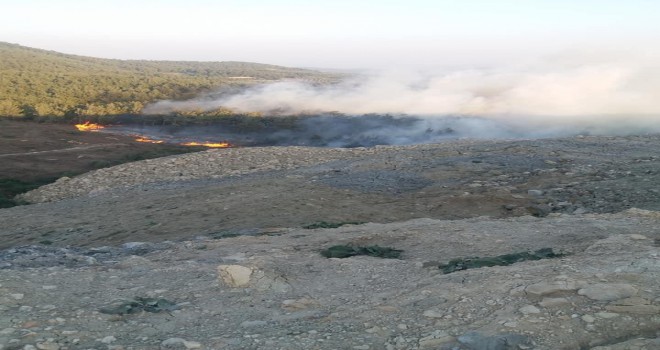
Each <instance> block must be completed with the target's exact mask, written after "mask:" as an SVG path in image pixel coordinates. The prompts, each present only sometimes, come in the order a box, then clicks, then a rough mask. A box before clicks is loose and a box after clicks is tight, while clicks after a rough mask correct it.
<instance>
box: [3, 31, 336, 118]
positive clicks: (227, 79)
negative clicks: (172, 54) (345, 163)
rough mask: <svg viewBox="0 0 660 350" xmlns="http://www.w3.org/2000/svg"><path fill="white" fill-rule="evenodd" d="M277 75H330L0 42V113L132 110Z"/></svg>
mask: <svg viewBox="0 0 660 350" xmlns="http://www.w3.org/2000/svg"><path fill="white" fill-rule="evenodd" d="M279 79H306V80H312V81H328V80H329V79H332V76H331V75H329V74H325V73H320V72H316V71H311V70H305V69H297V68H287V67H280V66H274V65H267V64H257V63H246V62H173V61H142V60H114V59H102V58H92V57H83V56H76V55H68V54H63V53H59V52H54V51H46V50H40V49H34V48H28V47H24V46H20V45H16V44H9V43H4V42H0V116H24V117H39V116H57V117H62V116H67V117H76V116H98V115H117V114H137V113H140V111H141V110H142V108H143V107H144V105H145V104H147V103H149V102H154V101H157V100H161V99H175V100H176V99H186V98H190V97H193V96H195V95H197V94H199V93H201V92H204V91H208V90H211V89H215V88H218V87H221V86H222V87H232V86H244V85H248V84H254V83H259V82H264V81H271V80H279Z"/></svg>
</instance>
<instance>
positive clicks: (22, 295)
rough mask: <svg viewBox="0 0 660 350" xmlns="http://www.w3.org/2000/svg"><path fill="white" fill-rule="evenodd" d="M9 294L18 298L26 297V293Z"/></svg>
mask: <svg viewBox="0 0 660 350" xmlns="http://www.w3.org/2000/svg"><path fill="white" fill-rule="evenodd" d="M9 296H11V297H12V298H14V299H16V300H22V299H23V297H25V294H23V293H14V294H9Z"/></svg>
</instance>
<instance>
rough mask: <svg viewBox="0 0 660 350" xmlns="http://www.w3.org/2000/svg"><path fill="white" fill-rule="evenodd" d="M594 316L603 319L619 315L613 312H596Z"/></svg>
mask: <svg viewBox="0 0 660 350" xmlns="http://www.w3.org/2000/svg"><path fill="white" fill-rule="evenodd" d="M594 315H595V316H596V317H598V318H604V319H610V318H616V317H619V314H617V313H614V312H596V313H595V314H594Z"/></svg>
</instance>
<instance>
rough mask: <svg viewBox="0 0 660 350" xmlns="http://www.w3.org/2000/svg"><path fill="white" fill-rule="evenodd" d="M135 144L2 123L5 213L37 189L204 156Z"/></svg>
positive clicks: (65, 127)
mask: <svg viewBox="0 0 660 350" xmlns="http://www.w3.org/2000/svg"><path fill="white" fill-rule="evenodd" d="M201 149H203V148H197V147H195V148H190V147H184V146H179V145H156V144H148V143H140V142H135V140H134V138H133V137H130V136H124V135H111V134H103V133H96V132H81V131H78V130H77V129H75V127H74V126H73V125H69V124H52V123H36V122H25V121H14V120H8V119H2V118H0V208H2V207H3V206H11V205H13V203H11V201H10V198H11V197H13V196H14V195H16V194H18V193H21V192H24V191H25V190H27V189H32V188H34V187H35V186H39V185H43V184H47V183H50V182H53V181H55V180H56V179H57V178H59V177H61V176H73V175H78V174H82V173H85V172H88V171H90V170H94V169H99V168H104V167H108V166H112V165H116V164H121V163H125V162H130V161H136V160H141V159H149V158H155V157H160V156H165V155H170V154H179V153H185V152H190V151H199V150H201Z"/></svg>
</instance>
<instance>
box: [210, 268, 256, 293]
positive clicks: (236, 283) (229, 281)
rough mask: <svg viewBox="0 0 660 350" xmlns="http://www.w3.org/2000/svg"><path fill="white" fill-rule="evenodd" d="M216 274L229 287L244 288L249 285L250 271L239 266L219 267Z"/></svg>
mask: <svg viewBox="0 0 660 350" xmlns="http://www.w3.org/2000/svg"><path fill="white" fill-rule="evenodd" d="M218 273H219V274H220V278H221V279H222V281H223V282H224V283H225V284H226V285H228V286H229V287H234V288H238V287H245V286H247V285H248V284H249V283H250V276H252V269H251V268H249V267H245V266H241V265H219V266H218Z"/></svg>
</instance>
